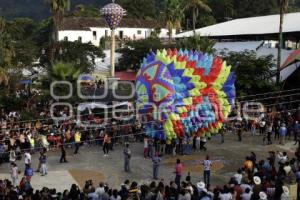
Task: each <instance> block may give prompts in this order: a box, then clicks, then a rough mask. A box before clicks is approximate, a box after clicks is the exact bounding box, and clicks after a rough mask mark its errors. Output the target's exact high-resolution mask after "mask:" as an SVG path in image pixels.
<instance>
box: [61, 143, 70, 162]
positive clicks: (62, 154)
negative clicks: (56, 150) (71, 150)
mask: <svg viewBox="0 0 300 200" xmlns="http://www.w3.org/2000/svg"><path fill="white" fill-rule="evenodd" d="M60 151H61V156H60V160H59V162H60V163H63V162H65V163H67V162H68V161H67V159H66V149H65V145H61V147H60Z"/></svg>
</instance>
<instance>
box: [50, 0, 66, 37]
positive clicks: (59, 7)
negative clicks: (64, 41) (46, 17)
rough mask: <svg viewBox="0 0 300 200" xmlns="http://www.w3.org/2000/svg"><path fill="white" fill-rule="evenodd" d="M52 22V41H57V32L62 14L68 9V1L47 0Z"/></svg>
mask: <svg viewBox="0 0 300 200" xmlns="http://www.w3.org/2000/svg"><path fill="white" fill-rule="evenodd" d="M47 3H48V4H49V6H50V11H51V13H52V20H53V33H52V37H53V41H54V42H57V41H58V30H59V29H60V28H61V24H62V20H63V17H64V13H65V11H66V10H67V9H69V8H70V0H47Z"/></svg>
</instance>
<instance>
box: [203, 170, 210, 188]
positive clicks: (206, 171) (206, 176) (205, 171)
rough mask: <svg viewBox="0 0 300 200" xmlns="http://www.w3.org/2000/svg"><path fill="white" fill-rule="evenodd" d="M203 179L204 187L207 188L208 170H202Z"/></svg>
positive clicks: (208, 181) (208, 180)
mask: <svg viewBox="0 0 300 200" xmlns="http://www.w3.org/2000/svg"><path fill="white" fill-rule="evenodd" d="M203 179H204V183H205V185H206V187H207V186H209V184H210V170H204V174H203Z"/></svg>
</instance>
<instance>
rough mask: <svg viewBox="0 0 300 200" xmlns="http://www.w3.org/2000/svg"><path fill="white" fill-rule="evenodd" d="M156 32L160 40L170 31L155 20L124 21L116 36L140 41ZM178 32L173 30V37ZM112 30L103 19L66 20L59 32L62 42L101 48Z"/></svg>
mask: <svg viewBox="0 0 300 200" xmlns="http://www.w3.org/2000/svg"><path fill="white" fill-rule="evenodd" d="M152 32H155V33H156V34H157V36H158V37H159V38H162V39H164V38H168V37H169V36H168V30H167V29H166V28H164V26H163V25H161V24H159V23H158V22H157V21H154V20H138V19H126V18H125V19H123V20H122V22H121V24H120V26H119V28H117V29H116V30H115V34H116V36H117V37H118V39H120V40H124V41H125V40H139V39H145V38H148V37H150V35H151V33H152ZM175 34H176V30H175V29H173V30H172V37H173V36H175ZM110 35H111V30H110V29H109V27H108V26H107V25H106V22H105V20H104V19H102V18H65V19H64V20H63V23H62V26H61V29H60V30H59V32H58V38H59V40H60V41H63V40H65V41H72V42H75V41H80V42H82V43H88V42H91V43H92V44H93V45H95V46H99V44H100V40H101V38H103V37H110Z"/></svg>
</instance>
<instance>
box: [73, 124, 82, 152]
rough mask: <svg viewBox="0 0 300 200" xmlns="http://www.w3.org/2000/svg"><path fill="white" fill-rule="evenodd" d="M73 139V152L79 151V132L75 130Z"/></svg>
mask: <svg viewBox="0 0 300 200" xmlns="http://www.w3.org/2000/svg"><path fill="white" fill-rule="evenodd" d="M74 140H75V151H74V154H77V153H78V151H79V147H80V145H81V133H80V132H79V131H78V130H77V131H76V133H75V135H74Z"/></svg>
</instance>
